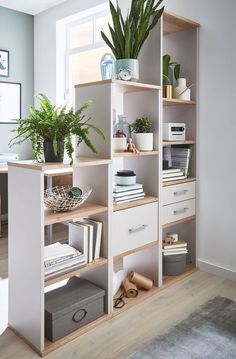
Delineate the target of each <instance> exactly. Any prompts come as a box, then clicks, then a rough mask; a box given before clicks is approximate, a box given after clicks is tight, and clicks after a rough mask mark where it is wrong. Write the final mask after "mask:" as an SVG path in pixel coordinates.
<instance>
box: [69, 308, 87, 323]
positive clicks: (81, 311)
mask: <svg viewBox="0 0 236 359" xmlns="http://www.w3.org/2000/svg"><path fill="white" fill-rule="evenodd" d="M87 313H88V312H87V310H85V309H79V310H77V312H75V314H74V315H73V318H72V320H73V322H75V323H79V322H81V321H82V320H83V319H84V318H85V316H86V315H87Z"/></svg>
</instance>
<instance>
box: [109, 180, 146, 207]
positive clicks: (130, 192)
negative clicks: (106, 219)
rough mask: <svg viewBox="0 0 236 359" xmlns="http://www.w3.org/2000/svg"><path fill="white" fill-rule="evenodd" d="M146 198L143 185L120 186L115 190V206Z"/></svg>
mask: <svg viewBox="0 0 236 359" xmlns="http://www.w3.org/2000/svg"><path fill="white" fill-rule="evenodd" d="M144 197H145V193H144V191H143V185H142V184H139V183H136V184H135V185H132V186H131V185H129V186H119V185H116V186H115V187H114V188H113V203H114V205H117V204H121V203H127V202H133V201H137V200H140V199H143V198H144Z"/></svg>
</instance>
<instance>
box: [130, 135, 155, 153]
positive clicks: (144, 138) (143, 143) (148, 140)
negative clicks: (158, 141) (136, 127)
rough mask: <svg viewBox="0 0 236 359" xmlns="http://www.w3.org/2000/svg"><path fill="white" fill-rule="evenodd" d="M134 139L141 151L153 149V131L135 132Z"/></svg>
mask: <svg viewBox="0 0 236 359" xmlns="http://www.w3.org/2000/svg"><path fill="white" fill-rule="evenodd" d="M133 140H134V143H135V145H136V147H137V149H138V150H139V151H152V150H153V133H134V134H133Z"/></svg>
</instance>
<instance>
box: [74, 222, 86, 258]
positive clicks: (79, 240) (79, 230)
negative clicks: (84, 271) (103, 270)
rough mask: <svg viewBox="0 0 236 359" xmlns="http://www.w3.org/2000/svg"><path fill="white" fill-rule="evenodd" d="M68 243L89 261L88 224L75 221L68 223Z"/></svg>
mask: <svg viewBox="0 0 236 359" xmlns="http://www.w3.org/2000/svg"><path fill="white" fill-rule="evenodd" d="M69 243H70V244H71V245H72V246H73V247H74V248H76V249H77V250H79V251H80V252H82V253H83V254H84V255H85V261H86V263H88V261H89V254H88V253H89V233H88V226H86V225H84V224H81V223H77V222H70V223H69Z"/></svg>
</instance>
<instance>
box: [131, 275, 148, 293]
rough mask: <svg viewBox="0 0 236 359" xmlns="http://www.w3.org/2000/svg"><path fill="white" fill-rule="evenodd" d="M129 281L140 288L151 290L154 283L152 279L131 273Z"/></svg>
mask: <svg viewBox="0 0 236 359" xmlns="http://www.w3.org/2000/svg"><path fill="white" fill-rule="evenodd" d="M129 280H130V282H132V283H134V284H136V285H137V286H138V287H139V288H144V289H146V290H149V289H151V288H152V287H153V281H152V280H151V279H149V278H147V277H144V276H143V275H141V274H139V273H136V272H131V273H130V275H129Z"/></svg>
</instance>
